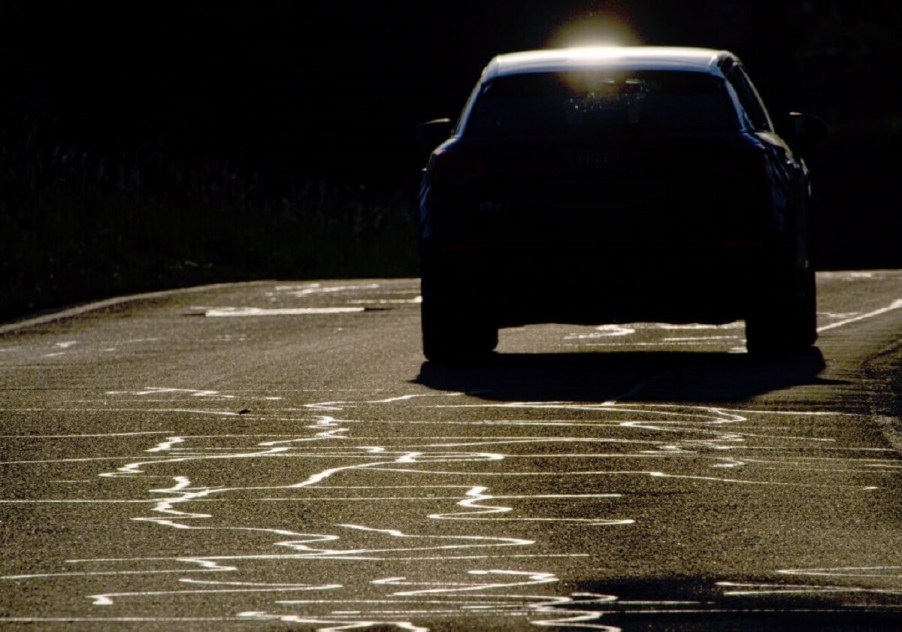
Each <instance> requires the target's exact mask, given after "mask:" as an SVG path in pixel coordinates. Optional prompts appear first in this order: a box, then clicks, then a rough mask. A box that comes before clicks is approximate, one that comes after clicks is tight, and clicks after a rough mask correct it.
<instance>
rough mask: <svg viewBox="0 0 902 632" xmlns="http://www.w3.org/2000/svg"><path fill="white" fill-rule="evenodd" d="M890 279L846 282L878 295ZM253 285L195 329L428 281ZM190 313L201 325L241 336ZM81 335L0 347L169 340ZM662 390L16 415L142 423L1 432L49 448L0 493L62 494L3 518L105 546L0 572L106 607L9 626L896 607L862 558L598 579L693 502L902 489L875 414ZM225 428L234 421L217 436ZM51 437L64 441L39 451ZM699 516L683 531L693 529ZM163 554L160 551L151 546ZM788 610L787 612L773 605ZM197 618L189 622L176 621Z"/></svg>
mask: <svg viewBox="0 0 902 632" xmlns="http://www.w3.org/2000/svg"><path fill="white" fill-rule="evenodd" d="M881 274H882V273H879V272H875V273H866V274H865V273H850V274H846V275H844V276H834V277H833V278H832V281H833V282H837V283H848V284H850V285H860V284H864V283H868V282H873V281H875V280H880V279H881V278H882V277H881ZM259 289H260V291H259V292H257V293H256V294H254V295H253V296H252V297H251V298H252V300H248V301H247V302H246V304H238V303H237V302H234V301H231V304H226V303H227V301H226V300H223V301H222V303H223V304H222V305H215V304H212V302H211V304H210V305H209V306H207V307H203V308H191V309H189V310H188V313H187V314H185V313H183V314H181V315H196V314H205V315H207V316H211V315H217V314H216V313H217V310H219V311H220V312H221V313H222V314H223V315H233V316H234V315H240V316H242V317H243V318H240V319H237V320H236V321H235V322H237V321H242V322H247V321H248V319H249V320H251V321H252V320H253V319H260V320H264V317H265V316H270V315H279V316H284V317H286V318H289V319H290V318H291V317H293V316H299V317H304V318H310V319H324V322H329V321H328V320H325V319H330V318H336V319H337V318H348V319H356V318H358V316H357V314H360V313H361V312H363V310H366V309H367V308H380V309H389V310H410V311H411V312H412V311H413V310H416V309H417V308H416V303H417V302H418V301H419V291H418V287H417V284H416V282H411V281H403V282H402V281H374V282H353V283H343V282H330V283H305V284H297V285H290V286H288V285H286V286H276V287H264V288H259ZM230 298H231V297H230ZM380 306H381V307H380ZM900 306H902V305H900V301H898V300H896V299H893V300H892V301H889V302H887V301H886V300H885V297H883V300H882V302H876V299H870V298H869V299H867V300H862V301H861V305H860V308H858V309H855V310H851V309H848V308H847V307H843V308H842V309H835V310H834V311H832V312H828V311H824V312H823V313H822V314H821V330H822V331H823V332H825V333H826V335H833V334H834V333H836V332H837V331H842V328H843V327H847V326H848V327H853V326H857V325H860V324H862V323H865V322H867V321H869V320H870V319H877V318H885V317H892V314H893V313H894V312H895V311H896V310H897V309H899V307H900ZM359 318H366V316H360V317H359ZM184 320H190V321H198V322H202V323H203V327H205V328H211V327H213V326H214V324H215V326H216V327H224V326H225V324H226V323H225V320H226V319H211V320H209V321H208V320H205V319H200V318H198V319H184ZM270 320H272V319H270ZM741 328H742V323H729V324H726V325H719V326H710V325H703V324H686V325H670V324H664V323H645V324H622V325H605V326H601V327H597V328H588V327H587V328H577V327H558V328H556V329H554V331H555V332H556V336H557V337H556V338H554V339H553V340H556V341H557V343H558V344H563V345H573V346H574V347H575V348H576V350H579V348H580V347H586V348H590V347H593V346H599V345H601V346H623V347H629V346H635V347H636V348H638V349H648V348H652V349H654V348H657V349H661V350H672V349H679V350H681V349H685V348H690V349H696V350H703V351H707V350H717V351H720V352H726V351H730V350H735V349H737V348H739V347H740V346H741V344H742V331H741ZM68 333H69V332H66V335H62V334H60V335H58V336H57V337H56V338H48V339H47V340H45V341H40V342H39V344H38V345H22V344H19V343H16V344H7V345H5V346H0V351H3V352H4V353H3V356H2V362H5V363H9V364H10V365H15V366H16V367H21V366H26V364H27V363H36V364H34V366H38V367H41V366H47V365H46V364H40V363H42V362H62V361H64V360H70V361H71V360H72V359H73V358H74V357H76V356H77V355H78V354H86V355H87V354H90V352H91V351H92V350H98V349H105V348H109V349H112V348H129V349H135V348H145V347H148V346H153V345H155V344H157V343H158V342H160V338H159V337H157V336H148V337H146V338H121V339H118V340H115V341H92V340H89V339H82V338H80V337H78V336H77V335H68ZM522 333H523V332H522V330H521V331H515V332H511V335H512V337H513V338H514V339H516V338H517V337H518V336H520V335H521V334H522ZM248 336H253V330H252V329H250V328H248V329H245V330H242V331H241V332H234V331H232V330H231V329H230V330H224V329H216V330H215V331H212V330H211V333H210V334H209V339H203V340H202V341H203V342H209V341H215V343H216V344H222V345H229V344H232V343H235V342H236V341H237V342H242V343H244V342H246V341H247V340H248ZM514 342H516V340H514ZM194 343H195V344H199V343H200V342H199V341H194ZM552 344H554V342H553V341H552ZM52 354H64V355H65V357H64V355H52ZM47 356H50V357H49V358H47ZM45 358H47V359H45ZM664 377H665V376H664V375H657V374H655V375H651V376H645V377H643V378H642V379H641V380H636V381H634V382H631V383H626V384H625V386H624V388H623V390H622V392H621V395H618V396H610V397H607V398H605V399H606V401H577V400H576V399H573V400H570V399H561V400H560V401H558V400H553V399H548V398H545V399H542V398H537V399H535V400H529V399H525V398H524V399H510V398H501V399H498V398H495V397H494V396H493V393H492V392H490V391H475V390H471V391H467V392H464V391H462V390H457V391H455V390H445V391H443V390H436V389H428V388H425V387H424V386H423V385H422V384H409V383H404V384H401V383H399V384H398V385H397V387H396V388H394V389H390V390H382V389H379V388H368V387H367V386H365V385H359V386H358V385H356V384H354V385H353V386H354V388H329V387H328V386H317V387H316V388H310V389H308V390H301V389H298V390H294V391H281V390H278V389H273V390H267V389H251V388H249V389H247V390H245V391H239V390H235V389H230V388H228V387H222V386H218V385H216V384H215V383H214V384H212V387H211V385H210V382H209V381H205V382H201V383H189V384H184V383H182V382H181V381H180V382H174V383H173V382H170V383H167V382H166V381H161V382H150V383H147V382H138V383H136V384H134V385H129V386H127V387H125V388H122V387H119V388H114V387H112V386H110V387H107V388H101V389H94V390H91V391H90V392H81V391H80V392H79V393H78V397H77V398H76V397H72V398H69V399H68V400H66V399H62V400H58V401H57V403H55V404H54V405H53V406H51V405H49V404H43V405H40V403H38V404H35V405H34V406H33V407H32V408H25V407H22V408H20V409H12V408H11V409H9V410H7V411H6V414H8V415H17V414H26V413H27V414H32V413H35V412H37V413H41V414H53V415H57V416H65V415H67V414H83V413H92V414H96V415H101V416H102V415H122V416H123V417H124V418H125V419H129V420H133V421H132V422H131V423H133V424H135V426H134V427H135V429H134V430H133V431H121V432H109V433H99V432H85V433H84V434H77V433H70V434H63V433H48V434H46V435H41V434H39V433H36V432H27V433H26V432H4V434H3V435H2V436H0V442H5V443H6V444H11V443H12V442H15V443H16V445H20V446H21V445H24V446H26V448H27V450H26V451H27V452H28V453H29V454H34V455H36V456H35V458H17V459H5V458H0V467H2V468H4V473H3V475H4V476H5V477H7V478H8V479H9V480H28V479H29V478H30V477H34V476H36V473H37V472H40V473H41V475H49V476H48V478H49V480H52V481H53V483H54V484H53V485H52V486H50V487H49V488H47V490H45V492H44V493H43V494H34V495H31V496H27V495H26V496H19V497H16V498H12V497H7V498H2V499H0V511H2V512H3V514H4V515H15V512H24V511H29V510H30V509H33V508H35V507H52V508H53V510H54V511H59V512H67V513H68V514H69V515H70V516H71V522H72V524H81V525H85V526H84V528H85V530H86V531H87V530H88V529H92V530H93V531H92V532H96V531H97V530H98V529H103V530H104V531H105V532H106V539H105V541H104V542H103V543H102V545H97V546H94V548H93V553H94V554H92V555H84V556H80V557H70V558H67V559H64V560H61V561H60V562H59V563H57V564H56V566H55V567H51V568H47V567H43V568H41V569H40V570H36V571H34V572H29V571H28V568H27V567H22V568H15V569H12V568H11V569H10V570H9V571H5V574H4V575H2V576H0V586H3V585H4V584H5V585H7V586H16V588H17V589H19V588H20V587H25V588H26V589H27V590H29V591H31V592H32V593H33V594H43V595H50V594H52V593H51V592H50V590H51V589H50V588H44V587H45V586H46V587H49V586H55V587H59V586H65V587H66V590H67V591H75V592H77V593H78V594H79V595H80V596H81V597H80V598H81V600H82V602H83V604H84V607H85V608H86V609H87V610H89V611H90V612H92V613H93V614H94V616H84V617H76V616H70V615H71V614H72V613H71V612H69V613H67V612H66V611H65V610H62V609H61V610H59V614H60V615H61V616H60V617H59V618H58V619H54V618H53V617H52V616H49V615H47V613H46V612H45V615H47V616H37V615H35V616H32V617H29V616H27V613H25V612H18V611H11V614H10V615H9V616H8V617H7V618H6V619H0V621H6V622H31V623H35V624H40V623H42V622H44V623H50V622H54V621H63V620H65V621H83V622H93V623H97V624H98V625H102V624H103V623H113V622H119V623H125V622H132V623H135V622H154V623H161V624H165V623H171V624H173V625H180V624H182V625H185V626H191V625H198V626H203V625H205V624H209V623H210V622H214V621H215V622H219V623H238V624H245V623H259V624H261V625H265V624H267V623H273V622H281V623H285V624H296V625H300V626H306V627H308V628H315V629H323V630H329V629H334V630H339V629H351V628H367V627H371V628H378V627H384V628H394V629H400V630H425V629H428V628H429V627H430V624H429V622H437V621H445V622H453V625H455V626H458V627H462V628H463V627H466V624H467V622H468V621H485V619H484V618H483V617H486V616H492V617H495V618H496V619H498V618H500V619H501V620H503V621H505V622H506V623H510V624H511V625H513V624H514V623H516V622H523V623H524V625H527V624H532V625H536V626H543V627H573V628H586V629H602V630H614V629H618V628H617V626H615V625H613V624H611V621H610V619H611V617H612V616H615V615H616V616H624V615H627V616H631V615H641V616H645V617H655V616H660V617H661V618H662V620H664V621H667V620H669V619H668V617H672V616H673V615H674V613H677V614H686V615H691V614H694V613H695V614H697V613H713V612H718V611H723V612H728V613H735V614H737V616H738V614H739V613H743V612H751V611H754V610H755V608H756V607H758V606H756V605H755V603H757V602H761V603H763V604H764V605H762V606H761V608H762V610H763V611H771V612H780V613H787V614H791V613H806V612H822V613H827V614H829V613H833V612H845V611H848V612H857V610H856V609H861V608H864V609H867V608H874V609H881V611H885V612H896V611H899V610H900V608H899V606H898V604H899V597H900V594H902V573H900V572H899V569H900V567H899V566H898V565H896V564H895V563H890V562H892V560H889V561H888V563H886V564H884V565H878V564H875V563H874V562H873V559H872V558H868V557H867V556H864V557H862V558H861V560H860V564H858V563H856V564H846V563H845V562H844V563H843V564H837V565H836V566H835V567H825V568H819V567H818V568H816V567H811V568H793V569H789V568H783V567H780V566H779V565H773V566H772V567H771V568H769V569H767V571H766V572H762V573H761V576H760V578H759V579H758V580H756V581H747V580H741V581H739V580H737V579H736V578H735V577H733V576H731V574H730V573H729V572H726V571H724V572H722V573H721V574H719V575H717V574H713V573H712V574H709V575H708V576H706V577H707V578H706V581H707V582H708V583H707V584H705V585H702V586H695V587H693V590H695V591H696V592H695V593H694V594H696V595H697V598H694V599H685V598H682V597H684V596H685V594H686V593H685V592H679V591H675V592H673V593H672V594H669V595H668V594H664V595H661V594H656V595H652V596H649V595H647V594H646V593H645V592H643V590H641V589H639V588H637V587H635V586H630V585H622V586H618V585H616V584H615V585H600V586H595V587H588V588H587V587H585V586H581V585H580V582H579V581H578V580H579V579H580V578H581V577H583V576H584V575H585V571H584V569H585V568H586V565H588V566H589V567H590V568H592V569H595V571H596V572H597V573H598V574H603V573H604V572H608V571H607V570H605V565H606V563H607V553H608V550H609V549H610V548H620V549H621V550H623V549H627V550H628V549H629V543H630V542H631V540H632V539H635V538H642V537H647V535H648V533H649V532H652V531H653V529H654V528H655V527H656V526H657V525H656V524H655V521H656V520H657V521H664V520H665V519H666V517H667V513H668V507H669V506H673V503H675V502H676V501H675V500H674V499H676V498H690V499H695V500H694V501H693V502H696V503H698V505H699V507H701V508H704V506H705V502H706V501H707V500H708V499H709V498H712V497H714V496H720V495H721V494H723V493H724V490H730V491H731V492H733V491H735V493H738V494H751V493H757V492H756V491H755V490H768V493H769V492H771V491H772V492H773V493H786V492H788V493H791V494H794V495H795V496H796V497H797V498H798V499H799V500H800V502H805V503H808V504H810V505H816V504H823V505H824V506H827V507H829V506H831V505H832V504H835V503H840V502H849V500H850V499H852V500H851V503H852V504H853V505H855V506H867V505H868V502H869V499H871V498H874V497H876V496H877V495H879V494H884V493H888V491H889V490H891V488H892V485H894V484H895V483H896V482H897V481H898V477H899V474H900V472H902V464H900V461H899V459H898V455H897V454H896V453H895V452H894V451H893V450H892V449H890V448H878V447H874V446H873V445H871V444H867V443H866V442H864V441H861V442H856V441H850V440H849V438H848V435H847V433H846V430H847V428H848V427H849V426H850V425H851V424H861V425H862V426H863V425H864V424H865V422H867V423H870V421H868V420H863V419H862V416H861V414H859V413H848V412H841V411H838V410H835V409H831V408H829V407H824V408H818V407H816V406H812V405H807V406H806V407H805V408H804V409H801V410H800V409H798V407H796V408H791V409H782V408H779V407H768V406H764V405H755V404H743V405H738V404H737V405H717V404H704V403H702V402H698V403H695V404H693V403H692V400H688V402H689V403H685V402H684V403H674V402H671V401H660V400H650V401H638V400H639V396H640V395H642V394H643V393H645V392H646V390H647V389H649V388H651V387H653V386H654V385H655V384H656V381H659V380H661V379H664ZM173 384H177V385H173ZM490 387H491V385H489V386H488V387H487V388H490ZM600 399H601V398H600ZM783 419H785V422H782V421H781V420H783ZM210 421H212V422H213V423H214V424H215V425H202V424H208V422H210ZM238 422H240V425H239V423H238ZM219 424H222V425H219ZM258 427H260V428H266V431H258V430H257V428H258ZM274 427H275V428H278V431H277V432H273V431H272V429H273V428H274ZM51 441H52V443H53V450H52V451H48V452H46V453H45V452H43V451H42V450H43V447H44V446H45V445H46V444H48V442H51ZM85 446H89V447H88V448H86V447H85ZM4 453H5V452H4ZM261 472H263V473H265V474H264V475H262V476H261ZM63 483H64V484H63ZM681 502H682V501H681ZM101 509H102V510H103V511H104V512H105V513H103V514H102V515H103V516H104V520H105V522H104V524H103V525H98V524H96V523H95V522H93V521H94V520H96V516H97V515H99V514H98V513H97V512H99V511H100V510H101ZM702 523H703V520H702V519H700V520H699V524H687V525H684V526H683V527H682V528H683V529H684V530H685V531H686V533H687V534H689V533H692V532H697V531H698V530H700V529H701V527H700V526H699V525H700V524H702ZM686 537H689V535H686ZM712 537H720V538H725V537H728V535H725V534H715V535H714V536H712ZM149 542H161V543H163V544H161V545H160V546H159V547H158V550H156V551H154V550H152V547H149V545H148V544H147V543H149ZM766 544H767V543H764V545H762V546H764V547H765V548H766ZM149 549H151V550H149ZM850 558H851V559H853V560H854V561H858V560H857V558H855V556H854V554H848V553H847V554H846V557H845V558H843V559H844V560H847V559H850ZM637 563H638V561H637ZM608 570H609V569H608ZM610 572H612V573H614V574H615V576H618V577H621V576H622V575H623V573H624V571H623V570H622V569H617V570H615V571H610ZM274 578H275V579H274ZM837 594H840V595H843V600H844V601H843V602H842V603H841V604H840V605H839V606H837V605H836V602H834V601H831V602H829V604H827V605H820V604H819V602H817V601H815V602H812V601H811V599H812V598H821V597H824V596H828V595H837ZM774 596H776V597H779V603H778V604H777V605H776V606H775V605H774V604H773V602H772V601H769V600H770V599H771V598H772V597H774ZM825 603H826V602H825ZM187 608H194V609H193V610H190V612H192V613H194V614H195V615H196V616H193V617H191V616H186V617H176V616H173V613H175V612H181V611H185V609H187ZM51 610H52V608H51ZM64 615H65V616H64Z"/></svg>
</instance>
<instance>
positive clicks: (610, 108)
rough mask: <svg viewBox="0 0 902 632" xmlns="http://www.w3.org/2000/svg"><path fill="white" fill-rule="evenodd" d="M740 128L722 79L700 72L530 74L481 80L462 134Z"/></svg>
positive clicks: (495, 134) (722, 129)
mask: <svg viewBox="0 0 902 632" xmlns="http://www.w3.org/2000/svg"><path fill="white" fill-rule="evenodd" d="M737 128H738V121H737V117H736V114H735V111H734V109H733V106H732V102H731V101H730V99H729V97H728V96H727V93H726V88H725V86H724V83H723V81H722V80H721V79H719V78H717V77H712V76H710V75H707V74H703V73H691V72H677V71H642V72H629V73H600V72H569V73H531V74H522V75H512V76H509V77H501V78H499V79H496V80H494V81H492V82H490V83H487V84H486V85H485V86H484V87H483V88H482V91H481V93H480V94H479V96H478V97H477V99H476V101H475V103H474V106H473V109H472V111H471V113H470V117H469V119H468V120H467V122H466V125H465V127H464V136H471V137H504V136H537V135H538V136H556V135H585V134H587V133H589V134H591V133H592V132H593V131H599V132H604V131H609V130H617V129H625V130H626V129H633V130H636V131H648V132H652V133H681V132H693V133H699V132H702V133H703V132H710V133H716V132H728V131H735V130H736V129H737Z"/></svg>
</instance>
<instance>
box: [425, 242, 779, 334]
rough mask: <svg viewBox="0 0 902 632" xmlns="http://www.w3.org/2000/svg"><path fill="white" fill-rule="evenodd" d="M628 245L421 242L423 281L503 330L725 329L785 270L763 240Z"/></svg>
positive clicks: (447, 298) (446, 297)
mask: <svg viewBox="0 0 902 632" xmlns="http://www.w3.org/2000/svg"><path fill="white" fill-rule="evenodd" d="M625 243H629V244H630V246H629V247H624V246H621V245H620V244H618V243H617V242H616V241H611V242H608V243H606V244H596V245H595V247H591V248H587V247H585V245H584V244H580V243H578V242H574V243H573V244H572V247H569V248H568V247H563V246H561V245H559V244H553V245H550V244H544V245H543V247H536V246H528V245H523V244H522V243H521V244H518V245H516V246H512V245H509V244H507V245H499V244H493V245H489V244H484V243H478V242H470V243H461V242H454V243H451V242H448V243H424V244H423V248H422V257H423V275H424V284H426V285H431V286H432V287H434V288H436V290H437V291H435V292H434V294H435V296H437V297H440V300H445V301H454V302H455V303H462V304H469V305H472V309H474V310H479V311H481V312H482V314H483V315H484V316H485V317H486V318H488V319H489V320H492V321H494V322H495V323H496V324H498V325H499V326H512V325H518V324H528V323H542V322H568V323H586V324H592V323H601V322H630V321H644V320H660V321H665V322H729V321H732V320H736V319H738V318H742V317H743V316H744V314H745V313H747V311H748V309H749V307H750V306H751V304H752V303H753V302H754V301H755V297H756V296H760V295H761V293H762V291H763V290H764V288H766V287H767V285H768V284H770V283H772V282H773V280H774V279H777V278H780V275H783V276H785V275H786V270H787V267H786V258H785V257H783V256H781V254H780V250H779V249H778V248H777V247H775V246H773V245H769V244H765V243H762V242H753V241H746V242H740V241H730V242H724V243H718V244H717V245H716V246H711V245H706V246H705V247H701V246H700V245H698V244H662V243H642V242H636V241H635V240H630V241H629V242H625ZM424 291H427V292H428V291H429V290H428V289H427V288H424Z"/></svg>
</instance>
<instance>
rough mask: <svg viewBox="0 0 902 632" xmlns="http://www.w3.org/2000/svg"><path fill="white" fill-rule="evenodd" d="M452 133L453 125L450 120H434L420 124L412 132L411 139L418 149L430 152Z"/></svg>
mask: <svg viewBox="0 0 902 632" xmlns="http://www.w3.org/2000/svg"><path fill="white" fill-rule="evenodd" d="M453 132H454V124H453V123H452V122H451V119H446V118H442V119H435V120H433V121H427V122H426V123H420V124H419V125H417V126H416V127H415V128H414V130H413V138H414V140H415V141H416V143H417V145H418V146H419V147H420V149H424V150H427V151H432V150H433V149H435V148H436V147H438V146H439V145H441V144H442V143H443V142H445V141H446V140H447V139H448V137H449V136H451V134H452V133H453Z"/></svg>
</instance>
